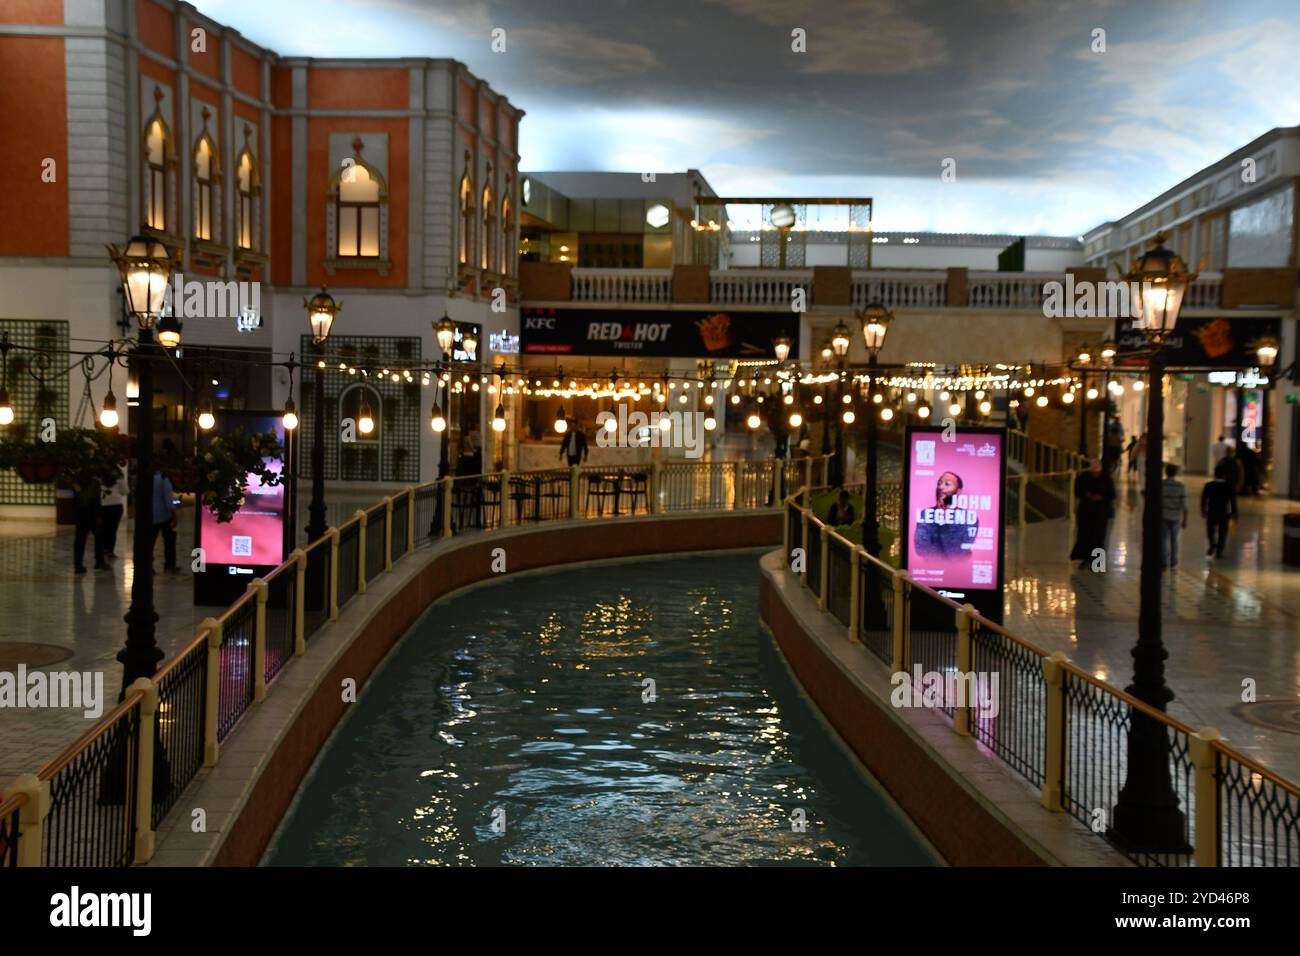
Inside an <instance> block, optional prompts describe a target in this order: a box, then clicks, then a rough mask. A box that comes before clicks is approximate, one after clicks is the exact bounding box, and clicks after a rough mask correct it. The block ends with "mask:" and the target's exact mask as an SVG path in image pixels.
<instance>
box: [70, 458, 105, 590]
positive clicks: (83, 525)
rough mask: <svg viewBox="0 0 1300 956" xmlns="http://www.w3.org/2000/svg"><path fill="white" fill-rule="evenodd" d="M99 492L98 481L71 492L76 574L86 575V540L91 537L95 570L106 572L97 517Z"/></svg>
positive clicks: (74, 568) (101, 534)
mask: <svg viewBox="0 0 1300 956" xmlns="http://www.w3.org/2000/svg"><path fill="white" fill-rule="evenodd" d="M100 492H101V486H100V484H99V482H98V481H93V482H91V483H89V484H88V485H86V486H84V487H78V488H75V489H74V491H73V495H74V497H73V501H74V509H75V510H74V517H73V521H74V523H75V525H76V533H75V535H74V537H73V542H72V570H73V572H74V573H76V574H85V573H86V539H87V538H88V537H92V536H93V537H94V539H95V570H96V571H107V570H108V564H107V563H106V562H105V561H104V537H103V530H102V526H101V525H100V516H99V498H100Z"/></svg>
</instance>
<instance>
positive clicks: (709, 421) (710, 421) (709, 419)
mask: <svg viewBox="0 0 1300 956" xmlns="http://www.w3.org/2000/svg"><path fill="white" fill-rule="evenodd" d="M717 427H718V420H717V419H716V418H714V417H713V414H712V413H709V414H708V415H705V416H704V430H705V431H706V432H711V431H713V429H715V428H717Z"/></svg>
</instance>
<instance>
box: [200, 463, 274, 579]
mask: <svg viewBox="0 0 1300 956" xmlns="http://www.w3.org/2000/svg"><path fill="white" fill-rule="evenodd" d="M266 461H267V463H268V464H269V465H270V467H271V470H273V471H277V472H278V471H280V470H281V468H282V467H283V463H282V462H281V461H279V460H278V459H274V458H268V459H266ZM199 520H200V521H201V522H202V526H201V529H200V530H201V533H202V539H201V540H202V542H203V558H204V560H205V561H207V562H208V564H239V565H245V566H247V565H254V564H260V565H271V566H274V565H277V564H279V563H280V562H281V561H283V560H284V485H282V484H280V485H274V486H266V485H263V484H262V483H261V479H259V478H258V477H257V476H256V475H249V478H248V484H247V485H246V486H245V488H244V504H243V506H242V507H240V509H239V511H237V512H236V513H235V517H234V518H232V519H231V520H230V521H227V522H218V521H217V519H216V516H215V515H213V514H212V512H211V511H209V510H208V509H207V508H202V509H200V512H199Z"/></svg>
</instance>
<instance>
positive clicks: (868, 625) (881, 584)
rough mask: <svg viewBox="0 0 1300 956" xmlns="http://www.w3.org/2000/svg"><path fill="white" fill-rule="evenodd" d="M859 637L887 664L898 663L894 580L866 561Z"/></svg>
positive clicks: (860, 583) (860, 585) (861, 585)
mask: <svg viewBox="0 0 1300 956" xmlns="http://www.w3.org/2000/svg"><path fill="white" fill-rule="evenodd" d="M858 600H859V601H860V602H861V610H860V612H859V613H860V615H861V616H860V617H859V620H860V621H861V627H860V629H859V634H860V636H861V638H862V645H863V646H864V647H865V648H866V649H867V650H869V651H870V652H871V653H872V654H874V655H875V656H876V657H878V658H880V659H881V660H882V661H884V662H885V663H886V664H891V663H893V660H894V614H895V613H896V606H895V596H894V580H893V577H892V576H891V575H889V574H887V573H885V572H884V571H883V570H882V569H881V568H879V567H878V566H877V565H875V564H874V563H872V562H871V561H868V560H866V559H865V558H864V559H863V560H861V561H859V562H858Z"/></svg>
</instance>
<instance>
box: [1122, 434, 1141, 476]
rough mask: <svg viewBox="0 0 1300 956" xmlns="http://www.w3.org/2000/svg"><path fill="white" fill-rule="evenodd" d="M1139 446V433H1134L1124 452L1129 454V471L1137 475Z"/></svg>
mask: <svg viewBox="0 0 1300 956" xmlns="http://www.w3.org/2000/svg"><path fill="white" fill-rule="evenodd" d="M1137 446H1138V440H1137V435H1133V436H1132V437H1131V438H1129V440H1128V447H1127V448H1125V449H1124V454H1126V455H1128V473H1129V474H1133V475H1136V474H1137V470H1138V458H1137Z"/></svg>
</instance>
